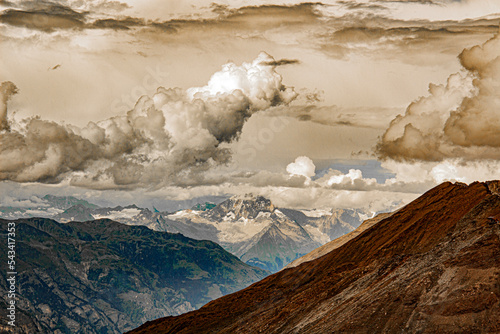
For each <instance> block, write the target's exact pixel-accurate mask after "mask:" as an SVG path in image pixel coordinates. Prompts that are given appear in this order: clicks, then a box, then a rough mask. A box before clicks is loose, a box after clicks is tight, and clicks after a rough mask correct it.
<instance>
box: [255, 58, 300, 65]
mask: <svg viewBox="0 0 500 334" xmlns="http://www.w3.org/2000/svg"><path fill="white" fill-rule="evenodd" d="M263 64H264V65H268V66H283V65H295V64H300V60H298V59H280V60H275V61H270V62H264V63H263Z"/></svg>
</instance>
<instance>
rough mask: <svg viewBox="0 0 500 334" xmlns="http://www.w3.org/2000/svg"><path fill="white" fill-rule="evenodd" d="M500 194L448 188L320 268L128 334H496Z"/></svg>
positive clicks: (493, 189)
mask: <svg viewBox="0 0 500 334" xmlns="http://www.w3.org/2000/svg"><path fill="white" fill-rule="evenodd" d="M498 188H499V182H498V181H495V182H490V183H473V184H471V185H465V184H452V183H444V184H441V185H440V186H438V187H436V188H434V189H432V190H430V191H428V192H427V193H425V194H424V195H422V196H421V197H419V198H418V199H416V200H415V201H413V202H411V203H410V204H408V205H406V206H405V207H404V208H402V209H400V210H398V211H397V212H395V213H394V214H393V215H391V216H390V217H388V218H385V219H382V220H381V221H379V222H378V223H376V224H375V225H373V226H372V227H371V228H368V229H367V230H365V231H363V232H362V233H360V234H359V235H358V236H356V237H355V238H354V239H352V240H350V241H348V242H346V243H345V244H343V245H342V246H340V247H338V248H336V249H334V250H333V251H331V252H330V253H328V254H326V255H324V256H322V257H320V258H318V259H315V260H313V261H309V262H305V263H302V264H301V265H299V266H297V267H294V268H290V269H285V270H283V271H280V272H278V273H276V274H274V275H271V276H269V277H267V278H265V279H264V280H262V281H260V282H258V283H255V284H253V285H252V286H250V287H248V288H246V289H244V290H242V291H239V292H237V293H234V294H231V295H228V296H225V297H222V298H219V299H217V300H214V301H212V302H210V303H209V304H207V305H205V306H204V307H202V308H201V309H199V310H197V311H194V312H189V313H186V314H183V315H181V316H177V317H167V318H162V319H158V320H155V321H151V322H148V323H146V324H144V325H143V326H141V327H139V328H138V329H136V330H134V331H131V332H130V333H134V334H139V333H177V334H179V333H269V334H273V333H276V334H277V333H304V334H313V333H318V334H320V333H498V332H500V225H499V222H498V219H499V218H500V194H499V192H498Z"/></svg>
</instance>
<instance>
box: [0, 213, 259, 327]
mask: <svg viewBox="0 0 500 334" xmlns="http://www.w3.org/2000/svg"><path fill="white" fill-rule="evenodd" d="M8 222H10V221H6V220H0V235H1V239H2V240H4V241H5V242H2V243H0V254H1V258H0V261H1V262H2V263H7V242H6V234H7V224H8ZM15 223H16V236H17V237H16V271H17V272H18V275H17V276H16V279H17V292H18V296H17V297H18V298H17V308H18V309H17V328H18V329H20V331H19V332H22V333H85V334H87V333H122V332H123V331H126V330H130V329H132V328H134V327H137V326H138V325H140V324H142V323H144V322H145V321H147V320H152V319H155V318H158V317H163V316H167V315H177V314H180V313H183V312H187V311H191V310H194V309H196V308H199V307H201V306H202V305H204V304H205V303H207V302H209V301H210V300H212V299H214V298H217V297H220V296H222V295H224V294H227V293H231V292H234V291H237V290H239V289H242V288H244V287H246V286H248V285H249V284H251V283H253V282H255V281H258V280H260V279H262V278H263V277H265V276H267V275H268V272H266V271H264V270H261V269H258V268H254V267H251V266H249V265H247V264H245V263H243V262H241V261H240V260H238V258H236V257H235V256H234V255H232V254H230V253H228V252H226V251H225V250H224V249H222V247H220V246H219V245H217V244H215V243H213V242H210V241H199V240H193V239H189V238H186V237H184V236H182V235H180V234H171V233H166V232H156V231H153V230H151V229H149V228H146V227H144V226H127V225H123V224H120V223H117V222H113V221H111V220H106V219H104V220H96V221H89V222H78V223H77V222H71V223H67V224H59V223H57V222H55V221H53V220H50V219H44V218H33V219H20V220H17V221H15ZM5 275H6V271H5V270H3V271H1V272H0V296H1V298H0V309H1V311H0V319H1V322H2V325H6V324H5V323H4V322H6V319H7V318H6V314H5V312H6V302H7V282H6V277H5Z"/></svg>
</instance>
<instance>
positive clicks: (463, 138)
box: [377, 35, 500, 161]
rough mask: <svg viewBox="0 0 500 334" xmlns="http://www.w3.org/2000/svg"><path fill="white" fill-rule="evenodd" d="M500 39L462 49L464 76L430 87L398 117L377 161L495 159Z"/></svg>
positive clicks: (498, 151)
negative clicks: (425, 93) (385, 159)
mask: <svg viewBox="0 0 500 334" xmlns="http://www.w3.org/2000/svg"><path fill="white" fill-rule="evenodd" d="M499 54H500V37H499V35H496V36H495V37H493V38H492V39H490V40H488V41H487V42H485V43H484V44H483V45H480V46H479V45H478V46H474V47H472V48H470V49H465V50H464V51H463V52H462V53H461V54H460V56H459V58H460V63H461V65H462V66H463V74H460V73H457V74H453V75H451V76H450V77H449V78H448V82H447V84H446V85H433V84H431V85H430V88H429V93H430V95H429V96H426V97H422V98H420V99H419V100H417V101H416V102H414V103H412V104H411V105H410V106H409V107H408V108H407V110H406V113H405V115H399V116H397V117H396V118H395V119H394V120H393V121H392V122H391V125H390V126H389V128H388V129H387V130H386V132H385V133H384V135H383V136H382V138H381V141H380V142H379V144H378V146H377V152H378V154H379V156H380V157H382V158H391V159H395V160H427V161H440V160H443V159H446V158H462V159H465V160H475V159H498V158H500V116H499V114H498V101H499V100H500V89H499V88H500V58H499V57H498V55H499Z"/></svg>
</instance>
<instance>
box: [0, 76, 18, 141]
mask: <svg viewBox="0 0 500 334" xmlns="http://www.w3.org/2000/svg"><path fill="white" fill-rule="evenodd" d="M17 92H18V89H17V87H16V85H14V84H13V83H12V82H10V81H4V82H2V84H1V85H0V131H2V130H8V129H9V123H8V122H7V102H8V101H9V100H10V98H11V97H12V95H14V94H17Z"/></svg>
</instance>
